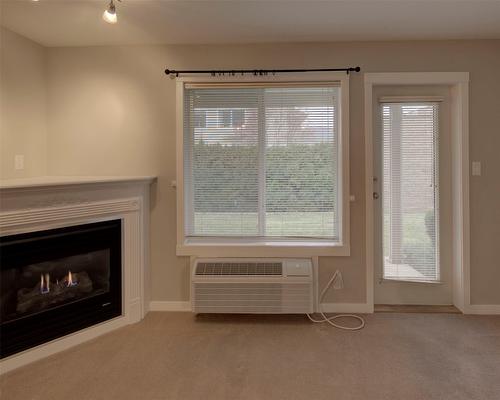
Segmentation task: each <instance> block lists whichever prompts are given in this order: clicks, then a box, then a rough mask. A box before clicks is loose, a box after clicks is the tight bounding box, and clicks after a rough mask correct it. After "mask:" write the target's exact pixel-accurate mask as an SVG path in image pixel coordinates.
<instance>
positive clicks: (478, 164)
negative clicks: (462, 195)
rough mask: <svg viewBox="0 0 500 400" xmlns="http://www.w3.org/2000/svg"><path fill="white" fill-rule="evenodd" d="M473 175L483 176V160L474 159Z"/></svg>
mask: <svg viewBox="0 0 500 400" xmlns="http://www.w3.org/2000/svg"><path fill="white" fill-rule="evenodd" d="M472 176H481V162H480V161H472Z"/></svg>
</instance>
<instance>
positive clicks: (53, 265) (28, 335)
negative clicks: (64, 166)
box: [0, 219, 122, 358]
mask: <svg viewBox="0 0 500 400" xmlns="http://www.w3.org/2000/svg"><path fill="white" fill-rule="evenodd" d="M121 232H122V223H121V220H119V219H118V220H112V221H104V222H97V223H92V224H85V225H78V226H70V227H65V228H59V229H51V230H46V231H38V232H32V233H25V234H19V235H10V236H4V237H0V355H1V357H2V358H4V357H7V356H9V355H12V354H15V353H18V352H20V351H23V350H26V349H29V348H31V347H34V346H37V345H40V344H42V343H46V342H48V341H51V340H53V339H56V338H59V337H61V336H64V335H67V334H69V333H72V332H75V331H78V330H81V329H84V328H87V327H89V326H92V325H95V324H97V323H100V322H103V321H106V320H108V319H111V318H114V317H117V316H119V315H121V313H122V283H121V282H122V262H121V241H122V240H121Z"/></svg>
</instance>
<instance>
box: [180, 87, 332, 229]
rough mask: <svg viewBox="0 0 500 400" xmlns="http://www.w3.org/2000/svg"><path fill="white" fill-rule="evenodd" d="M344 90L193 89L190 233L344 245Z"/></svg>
mask: <svg viewBox="0 0 500 400" xmlns="http://www.w3.org/2000/svg"><path fill="white" fill-rule="evenodd" d="M338 92H339V88H337V87H333V86H323V87H318V86H317V85H314V86H313V87H305V86H304V85H303V84H302V85H300V86H293V85H289V86H288V87H287V86H275V87H263V86H262V85H259V86H258V87H251V86H250V87H234V86H233V87H231V86H227V87H226V86H222V87H206V88H204V87H201V88H197V87H194V88H186V89H185V96H184V98H185V103H184V136H185V137H184V146H185V147H184V160H185V166H184V183H185V184H184V187H185V199H186V204H185V209H186V215H185V221H186V224H185V230H186V235H187V236H189V237H204V236H212V237H270V238H337V237H338V212H337V208H338V201H337V195H338V190H337V186H338V184H337V170H338V168H337V163H338V146H337V142H338V117H337V112H338V105H337V102H338Z"/></svg>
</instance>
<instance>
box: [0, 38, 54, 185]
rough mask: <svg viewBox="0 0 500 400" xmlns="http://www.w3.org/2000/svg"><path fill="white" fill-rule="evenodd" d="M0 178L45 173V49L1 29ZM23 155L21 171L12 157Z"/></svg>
mask: <svg viewBox="0 0 500 400" xmlns="http://www.w3.org/2000/svg"><path fill="white" fill-rule="evenodd" d="M0 29H1V30H0V157H1V162H0V178H2V179H6V178H23V177H31V176H37V175H43V174H45V172H46V159H45V156H46V141H47V131H46V49H45V48H44V47H42V46H40V45H38V44H36V43H34V42H32V41H31V40H29V39H26V38H24V37H23V36H20V35H18V34H16V33H14V32H11V31H9V30H7V29H5V28H0ZM16 154H17V155H24V170H15V169H14V156H15V155H16Z"/></svg>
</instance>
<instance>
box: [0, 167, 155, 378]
mask: <svg viewBox="0 0 500 400" xmlns="http://www.w3.org/2000/svg"><path fill="white" fill-rule="evenodd" d="M155 182H156V178H155V177H152V176H120V177H66V176H64V177H54V176H50V177H37V178H27V179H16V180H8V181H0V236H1V237H2V240H4V239H5V240H7V239H6V238H9V237H11V236H12V237H14V236H16V235H27V236H25V237H26V238H31V237H32V236H30V235H35V237H36V235H38V234H39V233H40V234H43V232H47V231H52V230H58V229H62V230H63V231H61V232H65V231H64V230H65V229H72V228H73V227H77V226H86V225H88V224H91V225H92V224H96V223H102V222H105V221H120V224H121V238H120V243H121V251H120V256H121V286H120V288H121V311H120V312H119V313H118V315H117V316H116V317H112V318H111V319H106V320H103V321H102V322H99V321H97V320H95V321H94V322H95V323H94V324H93V325H92V326H88V327H87V328H82V329H80V328H78V329H79V330H77V331H74V332H73V333H68V334H62V335H64V336H60V337H57V338H54V339H51V340H50V341H47V342H44V343H41V344H39V345H35V346H34V347H31V348H27V349H26V350H22V351H19V352H16V353H14V351H18V349H17V350H11V351H12V352H11V353H10V355H8V356H5V357H4V358H2V359H0V374H3V373H5V372H8V371H10V370H13V369H15V368H18V367H21V366H23V365H26V364H28V363H31V362H33V361H36V360H38V359H40V358H43V357H47V356H49V355H51V354H54V353H57V352H59V351H62V350H65V349H68V348H70V347H72V346H75V345H78V344H80V343H83V342H85V341H87V340H90V339H93V338H95V337H97V336H99V335H102V334H104V333H107V332H110V331H112V330H114V329H117V328H120V327H123V326H126V325H128V324H133V323H136V322H139V321H140V320H141V319H142V318H144V316H145V315H146V313H147V312H148V311H149V303H150V285H151V273H150V266H149V259H150V258H149V219H150V192H151V190H155ZM89 250H91V251H88V253H91V254H90V256H89V255H87V259H88V257H90V258H92V257H93V258H94V260H101V262H102V260H103V259H106V257H107V255H106V251H107V250H106V249H102V248H100V249H89ZM103 252H104V254H103ZM74 255H75V254H74ZM75 256H78V254H76V255H75ZM65 257H72V256H71V255H64V254H63V255H60V257H59V258H58V259H56V261H60V262H61V263H63V264H66V265H67V261H68V260H64V258H65ZM61 259H62V261H61ZM70 260H72V259H71V258H70ZM114 260H115V261H116V257H115V258H114ZM87 261H88V260H87ZM87 261H80V263H79V267H78V268H79V269H78V270H75V271H73V270H71V269H68V268H64V267H63V268H62V271H60V272H59V273H54V272H52V273H50V271H47V272H44V276H43V278H42V277H41V275H40V274H35V275H36V279H35V277H32V278H33V280H31V281H30V282H29V283H28V284H26V285H25V286H23V287H21V288H17V289H16V290H19V289H24V290H23V292H22V294H24V295H26V294H27V293H29V292H30V290H29V289H30V286H31V291H33V290H34V293H32V294H36V289H37V288H38V289H40V290H42V283H43V290H47V288H46V286H47V281H48V282H49V286H50V289H51V292H50V293H52V296H54V297H53V300H54V301H56V302H57V301H60V302H63V303H65V302H66V301H67V298H66V297H67V296H68V292H65V290H66V289H69V290H71V289H72V290H73V291H72V292H70V293H72V294H70V295H69V296H70V297H71V296H75V297H78V300H79V301H80V300H81V299H85V297H86V295H85V294H86V293H87V294H88V293H92V291H93V288H94V280H95V279H96V278H95V276H94V278H92V275H93V274H94V273H93V272H90V271H87V269H88V267H87V266H86V265H87V264H85V263H86V262H87ZM38 263H39V262H38V261H37V260H33V261H32V262H31V264H35V265H36V264H38ZM31 264H30V265H31ZM36 268H40V266H37V267H36ZM53 268H56V267H53ZM32 269H33V268H32ZM38 272H40V271H38ZM69 272H71V273H72V277H71V278H72V279H71V280H72V281H73V282H74V281H75V280H76V281H77V282H78V280H79V279H80V281H79V282H80V283H81V284H82V287H80V288H78V289H77V288H76V287H75V286H76V285H75V286H71V285H70V287H69V288H68V287H66V289H65V288H64V284H66V285H67V284H68V282H69V281H70V279H69ZM73 272H75V273H76V277H74V276H73ZM82 272H86V274H81V273H82ZM46 273H49V276H48V277H46V276H45V274H46ZM86 275H88V278H89V279H90V280H91V281H92V291H91V290H90V289H89V288H90V285H89V282H88V280H87V279H86ZM111 275H113V274H111ZM111 275H110V276H111ZM113 276H114V277H115V278H116V275H113ZM101 278H102V277H101ZM42 279H43V281H42ZM35 280H36V282H35ZM98 280H99V279H98ZM101 280H102V279H101ZM95 285H96V286H95V287H96V288H97V286H98V285H99V284H98V283H95ZM101 285H102V284H101ZM101 289H102V286H101ZM52 290H54V292H52ZM75 291H76V293H75ZM80 292H83V293H80ZM114 293H115V295H116V293H117V292H116V291H115V292H114ZM90 297H91V298H92V296H90ZM46 299H48V297H46ZM23 300H28V302H27V303H26V302H25V304H24V305H23V306H22V307H28V308H29V307H31V310H32V311H33V310H35V309H36V308H37V307H40V304H42V306H43V303H44V302H45V301H46V300H41V303H40V304H38V305H37V304H31V305H30V302H29V296H28V298H24V299H23ZM101 300H102V299H101ZM69 302H70V303H71V301H69ZM35 303H36V302H35ZM105 303H106V302H103V303H101V305H102V304H105ZM65 304H66V303H65ZM11 307H12V305H11ZM33 307H34V308H33ZM106 307H107V306H104V307H103V308H106ZM16 308H17V306H16ZM11 310H12V308H11ZM20 310H21V311H26V308H22V309H20ZM115 311H116V310H115ZM108 316H109V315H108ZM96 318H97V317H96ZM88 320H89V319H87V321H88ZM2 342H3V340H2Z"/></svg>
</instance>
